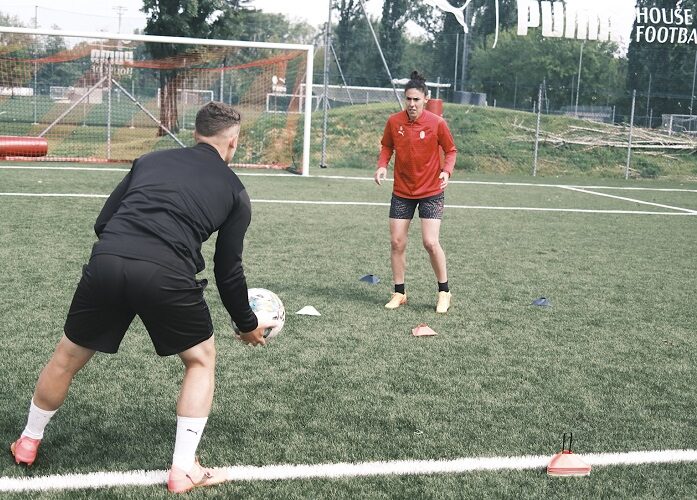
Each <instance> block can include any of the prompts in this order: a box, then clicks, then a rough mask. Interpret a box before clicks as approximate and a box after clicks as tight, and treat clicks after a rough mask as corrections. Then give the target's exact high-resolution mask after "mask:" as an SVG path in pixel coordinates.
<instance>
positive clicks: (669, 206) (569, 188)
mask: <svg viewBox="0 0 697 500" xmlns="http://www.w3.org/2000/svg"><path fill="white" fill-rule="evenodd" d="M561 187H562V188H563V189H568V190H569V191H576V192H577V193H586V194H593V195H595V196H604V197H606V198H613V199H615V200H622V201H630V202H632V203H639V204H641V205H650V206H652V207H659V208H667V209H669V210H679V211H682V212H687V213H688V214H692V215H697V211H695V210H690V209H688V208H680V207H673V206H671V205H662V204H660V203H652V202H650V201H642V200H637V199H634V198H625V197H624V196H617V195H614V194H607V193H597V192H595V191H589V190H587V189H581V188H577V187H571V186H561Z"/></svg>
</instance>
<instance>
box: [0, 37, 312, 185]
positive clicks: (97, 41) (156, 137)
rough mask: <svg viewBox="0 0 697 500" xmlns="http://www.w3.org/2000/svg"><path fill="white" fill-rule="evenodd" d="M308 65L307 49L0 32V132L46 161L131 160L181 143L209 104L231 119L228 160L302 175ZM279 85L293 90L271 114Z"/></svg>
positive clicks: (189, 141) (308, 101)
mask: <svg viewBox="0 0 697 500" xmlns="http://www.w3.org/2000/svg"><path fill="white" fill-rule="evenodd" d="M312 61H313V47H312V45H298V44H275V43H262V42H245V41H229V40H204V39H194V38H180V37H165V36H148V35H120V34H113V33H112V34H110V33H88V32H67V31H56V30H41V29H39V30H35V29H27V28H11V27H0V136H6V137H9V138H10V139H12V138H40V139H42V140H45V141H47V143H48V150H47V154H46V156H45V157H44V159H46V160H64V161H65V160H71V161H98V162H106V161H131V160H133V159H134V158H137V157H138V156H140V155H142V154H144V153H147V152H149V151H152V150H157V149H165V148H173V147H184V146H188V145H192V144H193V143H194V138H193V128H194V118H195V115H196V111H197V110H198V109H199V108H200V107H201V105H203V104H205V103H206V102H208V101H210V100H217V101H223V102H225V103H228V104H232V105H233V106H235V107H236V108H237V109H238V110H239V111H240V113H241V114H242V132H241V137H240V146H239V149H238V151H237V153H236V155H235V158H234V160H233V162H234V163H233V166H240V167H241V166H248V167H264V168H292V169H294V170H297V171H298V172H302V173H303V174H304V175H307V174H308V173H309V161H310V158H309V156H310V155H309V152H310V118H311V111H312V99H311V95H310V94H311V93H310V92H309V91H308V92H304V90H305V89H311V88H312V71H313V67H312ZM279 81H283V82H284V88H285V89H287V93H288V94H290V95H291V96H292V97H290V98H287V99H284V100H283V101H282V102H278V101H276V102H275V103H274V106H273V109H270V108H269V105H268V100H267V96H268V95H269V94H270V93H274V92H275V91H277V90H278V86H277V83H278V82H279ZM281 107H283V108H281ZM282 110H284V111H285V112H279V111H282ZM20 142H21V141H20ZM35 156H36V155H33V156H31V157H30V158H31V159H32V160H36V157H35ZM22 157H23V155H22V154H21V151H18V152H17V154H16V155H15V156H14V157H12V158H13V159H21V158H22ZM5 158H8V156H7V155H6V156H5Z"/></svg>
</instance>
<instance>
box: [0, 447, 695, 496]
mask: <svg viewBox="0 0 697 500" xmlns="http://www.w3.org/2000/svg"><path fill="white" fill-rule="evenodd" d="M551 458H552V457H551V456H549V455H537V456H521V457H482V458H457V459H453V460H396V461H390V462H362V463H337V464H317V465H267V466H262V467H255V466H236V467H225V468H224V470H225V472H226V475H227V479H228V480H229V481H277V480H289V479H310V478H323V479H331V478H351V477H368V476H391V475H397V476H403V475H415V474H458V473H466V472H477V471H505V470H531V469H544V468H545V467H546V466H547V464H548V463H549V461H550V459H551ZM579 458H581V459H582V460H583V461H584V462H585V463H587V464H588V465H591V466H601V467H602V466H612V465H641V464H674V463H680V462H697V450H663V451H633V452H626V453H596V454H588V455H579ZM166 480H167V471H163V470H154V471H143V470H136V471H126V472H92V473H88V474H54V475H50V476H41V477H30V478H29V477H27V478H25V477H0V492H22V491H47V490H75V489H85V488H107V487H113V486H122V487H123V486H150V485H157V484H164V483H165V482H166Z"/></svg>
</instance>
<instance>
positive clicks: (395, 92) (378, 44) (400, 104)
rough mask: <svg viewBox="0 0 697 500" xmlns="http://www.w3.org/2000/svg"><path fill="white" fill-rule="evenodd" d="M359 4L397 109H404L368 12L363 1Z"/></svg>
mask: <svg viewBox="0 0 697 500" xmlns="http://www.w3.org/2000/svg"><path fill="white" fill-rule="evenodd" d="M360 3H361V9H363V15H364V16H365V20H366V21H367V22H368V28H370V33H371V34H372V35H373V40H375V46H376V47H377V48H378V52H379V53H380V59H382V64H383V66H385V71H386V72H387V76H388V77H389V79H390V83H391V84H392V90H394V96H395V98H396V99H397V102H398V103H399V108H400V109H404V106H403V105H402V100H401V99H400V98H399V93H397V87H396V86H395V84H394V81H392V80H393V79H392V73H391V72H390V67H389V66H388V65H387V61H386V60H385V55H384V54H383V53H382V48H381V47H380V42H379V41H378V37H377V35H376V34H375V30H374V29H373V24H372V23H371V22H370V18H369V17H368V11H366V10H365V2H364V1H363V0H360Z"/></svg>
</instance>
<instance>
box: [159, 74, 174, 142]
mask: <svg viewBox="0 0 697 500" xmlns="http://www.w3.org/2000/svg"><path fill="white" fill-rule="evenodd" d="M178 80H179V79H178V77H177V73H176V72H173V71H160V123H162V125H163V126H164V127H167V128H168V129H169V131H170V132H172V133H176V132H178V131H179V123H178V120H179V115H178V113H177V82H178ZM164 135H167V132H165V131H164V129H163V128H162V127H159V128H158V129H157V136H158V137H162V136H164Z"/></svg>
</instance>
